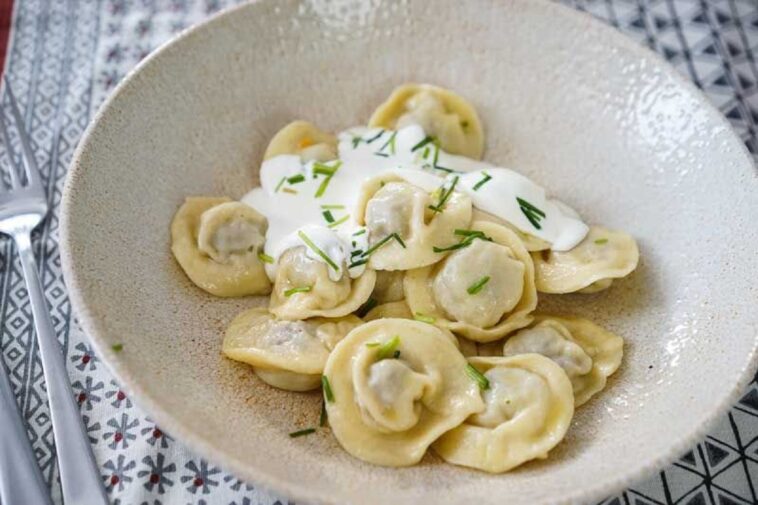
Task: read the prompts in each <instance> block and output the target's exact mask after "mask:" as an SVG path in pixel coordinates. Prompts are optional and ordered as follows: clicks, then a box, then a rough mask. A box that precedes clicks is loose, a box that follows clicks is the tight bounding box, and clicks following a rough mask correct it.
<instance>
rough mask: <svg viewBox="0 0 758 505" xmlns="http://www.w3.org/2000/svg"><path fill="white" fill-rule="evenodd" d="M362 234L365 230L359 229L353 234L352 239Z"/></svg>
mask: <svg viewBox="0 0 758 505" xmlns="http://www.w3.org/2000/svg"><path fill="white" fill-rule="evenodd" d="M364 233H366V228H361V229H360V230H358V231H357V232H355V233H353V237H357V236H358V235H363V234H364Z"/></svg>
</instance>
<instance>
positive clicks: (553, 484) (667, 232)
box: [62, 0, 758, 505]
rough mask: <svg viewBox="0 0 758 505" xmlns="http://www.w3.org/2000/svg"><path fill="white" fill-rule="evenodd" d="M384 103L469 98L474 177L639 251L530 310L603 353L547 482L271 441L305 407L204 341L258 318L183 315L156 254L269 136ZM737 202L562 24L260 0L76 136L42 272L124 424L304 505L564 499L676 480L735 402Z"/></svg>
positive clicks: (332, 443)
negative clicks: (78, 326) (86, 342)
mask: <svg viewBox="0 0 758 505" xmlns="http://www.w3.org/2000/svg"><path fill="white" fill-rule="evenodd" d="M406 81H419V82H431V83H434V84H438V85H441V86H447V87H450V88H452V89H454V90H456V91H458V92H459V93H461V94H463V95H464V96H466V97H467V98H469V99H470V100H471V101H472V103H473V104H474V105H475V106H476V107H477V109H478V110H479V112H480V114H481V116H482V119H483V122H484V124H485V128H486V133H487V154H486V159H488V160H490V161H493V162H497V163H500V164H502V165H503V166H507V167H510V168H515V169H518V170H521V171H523V172H524V173H525V174H526V175H528V176H530V177H532V178H534V179H535V180H537V181H539V182H541V183H542V184H543V185H545V186H546V187H548V188H549V189H550V190H551V191H552V192H553V194H555V195H557V196H559V197H560V198H561V199H563V200H564V201H566V202H567V203H569V204H570V205H571V206H573V207H574V208H576V209H577V210H578V211H579V212H580V213H581V214H582V215H583V216H585V218H586V219H587V220H588V221H590V222H593V223H602V224H604V225H607V226H609V227H617V228H620V229H623V230H626V231H628V232H630V233H631V234H633V235H634V236H635V237H636V238H637V240H638V241H639V245H640V250H641V263H640V266H639V269H638V270H637V272H635V273H634V274H633V275H632V276H631V277H630V278H628V279H626V280H623V281H621V282H617V283H616V284H614V286H613V287H612V288H611V289H610V290H608V291H606V292H602V293H600V294H596V295H582V296H579V295H576V296H565V297H561V298H560V299H558V298H555V297H543V298H542V299H541V301H540V303H541V304H542V307H543V308H545V309H546V310H559V311H561V312H565V313H571V314H577V315H581V316H585V317H588V318H590V319H593V320H595V321H596V322H598V323H600V324H603V325H606V326H607V327H608V328H610V329H612V330H613V331H615V332H617V333H618V334H620V335H622V336H623V337H625V339H626V342H627V346H626V358H625V360H624V363H623V365H622V368H621V369H620V371H619V372H618V373H617V375H616V376H614V377H613V378H612V380H611V381H610V382H609V384H608V388H607V390H606V391H604V392H603V394H601V395H600V396H599V397H597V398H595V399H593V400H592V401H591V402H590V403H589V404H587V405H586V406H583V407H582V408H581V409H580V410H579V411H578V412H577V415H576V417H575V420H574V422H573V426H572V428H571V430H570V432H569V435H568V437H567V439H566V440H565V442H564V443H563V444H561V445H560V446H559V447H558V448H557V449H556V450H555V451H553V453H551V457H550V458H549V459H548V460H546V461H540V462H534V463H531V464H528V465H526V466H524V467H523V468H521V469H519V470H517V471H514V472H512V473H509V474H506V475H494V476H493V475H487V474H484V473H480V472H476V471H472V470H467V469H463V468H457V467H454V466H449V465H445V464H441V463H440V461H439V460H438V459H437V458H436V457H434V456H431V455H428V456H427V457H426V458H425V459H424V460H423V462H422V463H421V464H420V465H418V466H416V467H413V468H405V469H390V468H379V467H374V466H371V465H368V464H364V463H362V462H360V461H358V460H355V459H353V458H352V457H350V456H348V455H347V453H345V452H344V451H342V450H341V449H340V447H339V446H338V444H337V442H336V440H335V439H334V438H333V437H332V435H331V434H330V433H329V431H328V430H320V431H319V433H318V434H316V435H314V436H309V437H302V438H297V439H290V438H289V437H288V435H287V434H288V433H289V432H291V431H294V430H296V429H300V428H303V427H307V426H311V425H314V424H315V423H316V422H317V419H318V416H319V410H320V396H319V395H318V394H317V393H314V394H295V393H287V392H283V391H278V390H275V389H273V388H270V387H268V386H266V385H264V384H262V383H261V382H260V381H259V380H257V379H256V377H255V376H254V375H253V374H252V373H251V371H250V369H249V368H247V367H246V366H244V365H241V364H237V363H234V362H231V361H229V360H227V359H225V358H223V357H222V355H221V350H220V349H221V340H222V334H223V331H224V328H225V326H226V324H227V323H228V322H229V320H230V319H231V318H232V317H233V316H234V315H235V314H236V313H237V312H238V311H240V310H242V309H243V308H245V307H249V306H251V305H255V304H262V303H264V300H262V299H255V298H248V299H240V300H223V299H217V298H213V297H211V296H209V295H206V294H204V293H203V292H201V291H200V290H199V289H197V288H195V287H194V286H193V285H192V284H191V283H190V282H189V281H188V280H187V279H186V278H185V277H184V275H183V274H182V272H181V270H180V269H179V267H178V266H177V265H176V263H175V262H174V260H173V259H172V257H171V254H170V251H169V232H168V230H169V223H170V221H171V218H172V216H173V214H174V212H175V211H176V209H177V207H178V205H179V204H180V203H181V202H182V200H183V198H184V197H185V196H187V195H228V196H231V197H240V196H241V195H242V194H244V193H245V192H246V191H247V190H248V189H250V188H251V187H252V186H253V185H254V183H255V181H256V172H257V168H258V166H259V163H260V159H261V154H262V152H263V149H264V148H265V145H266V143H267V141H268V139H269V138H270V137H271V136H272V135H273V133H274V132H275V131H276V130H277V129H279V128H280V127H281V126H282V125H284V124H285V123H287V122H288V121H291V120H293V119H296V118H304V119H308V120H311V121H313V122H314V123H316V124H318V125H320V126H321V127H322V128H324V129H327V130H339V129H342V128H344V127H347V126H351V125H356V124H362V123H365V122H366V121H367V119H368V117H369V114H370V113H371V111H372V109H373V108H374V107H375V106H376V105H377V104H378V103H379V102H380V101H382V100H383V99H384V97H385V96H386V95H387V94H388V93H389V92H390V91H391V90H392V88H393V87H394V86H396V85H398V84H401V83H403V82H406ZM756 189H758V185H757V184H756V176H755V172H754V169H753V166H752V162H751V160H750V159H749V157H748V156H747V154H746V152H745V150H744V147H743V146H742V145H741V143H740V142H739V140H738V139H737V138H736V137H735V136H734V135H733V134H732V133H731V131H730V130H729V128H728V126H727V125H726V123H725V121H724V120H723V119H722V118H721V117H720V116H719V115H718V113H717V112H716V111H715V110H714V109H712V108H711V107H710V106H705V104H704V102H703V99H702V98H701V97H700V95H699V94H697V93H696V92H695V91H694V90H693V89H692V88H691V87H690V86H689V85H687V84H685V83H684V82H683V81H682V80H681V79H680V78H679V77H677V76H675V75H674V74H673V71H672V70H671V69H669V68H668V67H667V66H665V65H664V64H663V63H661V62H660V61H659V60H658V59H657V58H655V57H653V56H652V55H651V54H649V53H647V52H645V51H642V50H640V49H637V47H636V46H635V45H634V44H633V43H631V42H627V41H625V40H624V39H622V37H620V36H618V35H616V34H614V33H612V32H611V30H610V29H607V28H605V27H602V26H599V25H598V23H596V22H594V21H592V20H590V19H589V18H586V17H583V16H580V15H577V14H574V13H571V12H568V11H567V10H566V9H564V8H562V7H559V6H556V5H552V4H549V3H543V2H532V1H527V0H522V1H507V2H502V1H494V0H492V1H489V0H488V1H485V0H481V1H471V2H432V1H428V2H424V1H421V2H410V3H409V2H402V1H398V2H392V1H390V2H357V1H356V2H353V1H347V2H342V3H340V2H337V3H336V5H335V4H334V3H329V2H315V1H314V2H296V1H294V0H287V1H283V2H274V1H264V2H258V3H254V4H251V5H247V6H244V7H242V8H239V9H236V10H234V11H233V12H231V13H227V14H225V15H222V16H221V17H218V18H216V19H215V20H213V21H212V22H210V23H208V24H206V25H204V26H202V27H200V28H199V29H197V30H194V31H192V32H190V33H189V34H186V35H185V36H183V37H182V38H180V40H178V41H176V42H175V43H173V44H171V45H169V46H168V47H166V48H164V49H163V50H162V51H160V52H159V53H158V54H156V55H154V56H153V57H151V58H150V59H149V60H148V61H147V62H146V63H145V64H143V65H142V66H141V67H140V69H139V71H137V72H136V73H135V74H133V75H132V76H131V77H130V78H129V79H127V81H126V83H125V84H123V85H122V86H121V87H120V88H119V90H118V92H117V93H116V95H115V96H114V97H113V98H112V100H110V101H109V103H108V104H107V105H106V106H105V107H104V109H103V110H102V111H101V113H100V114H99V116H98V118H97V121H96V123H95V125H94V126H93V127H92V128H91V129H90V130H89V133H88V135H87V137H86V139H85V141H84V142H83V144H82V145H81V146H80V150H79V152H78V154H77V157H76V159H75V161H74V165H73V168H72V172H71V175H70V179H69V181H68V185H67V191H66V196H65V201H64V207H63V220H64V230H63V233H62V246H63V249H64V269H65V272H66V274H67V281H68V283H69V287H70V288H71V292H72V299H73V301H74V303H75V306H76V308H77V310H78V315H79V317H80V319H81V321H82V323H83V325H84V327H85V329H86V330H87V332H88V333H89V335H90V336H91V337H92V338H93V340H94V341H95V343H96V344H97V346H98V348H99V350H100V354H101V355H102V356H103V358H104V359H105V361H106V362H107V363H108V364H109V365H110V366H111V367H112V368H113V370H114V372H115V373H116V375H117V377H118V378H119V380H120V381H121V382H122V383H123V384H124V385H125V386H126V387H127V388H129V389H130V390H131V391H132V392H133V393H134V394H135V395H136V397H137V401H138V403H140V404H141V405H142V406H143V407H145V408H146V410H147V411H148V412H150V414H151V415H153V416H154V417H155V418H156V419H157V420H158V421H159V422H160V423H161V424H162V426H163V427H165V429H166V430H167V431H169V432H171V433H173V434H174V435H175V436H178V437H180V438H182V439H183V440H184V441H186V442H187V443H189V444H190V445H191V446H192V447H194V448H195V449H196V450H199V451H201V452H202V453H203V454H204V455H205V456H207V457H209V458H210V459H212V460H213V461H215V462H217V463H220V464H222V465H225V466H226V467H227V468H228V469H230V470H232V471H234V472H235V473H237V474H238V475H239V476H241V477H244V478H247V479H250V480H252V481H254V482H256V483H260V484H262V485H264V486H269V487H271V488H273V489H275V490H276V491H279V492H282V493H285V494H287V495H289V496H291V497H294V498H296V499H298V500H303V501H308V502H340V503H347V502H352V503H395V504H401V503H420V502H421V501H422V499H423V502H425V503H436V504H447V503H461V502H463V501H464V499H466V500H467V501H468V500H473V501H475V502H476V503H478V504H480V505H486V504H490V503H493V504H494V503H496V502H498V503H500V502H502V500H504V499H507V500H508V501H509V503H514V504H536V503H558V502H560V501H571V500H585V499H590V498H597V497H602V496H601V495H603V494H605V493H610V492H613V491H615V490H616V488H618V487H619V486H621V485H623V484H625V483H628V481H629V479H632V478H636V477H638V476H639V475H640V473H641V472H643V471H645V470H650V469H652V468H653V467H654V466H655V465H657V464H662V463H663V462H664V461H666V460H669V459H671V458H673V457H675V456H677V455H678V454H677V453H678V451H683V450H684V449H686V448H687V445H688V444H690V443H692V442H694V437H695V436H697V435H698V434H702V432H703V430H704V429H705V426H704V423H706V422H707V421H708V420H710V419H712V418H713V417H714V416H715V415H716V414H717V413H718V410H719V409H722V408H724V407H725V406H726V405H727V404H728V402H729V401H730V399H731V398H732V397H733V395H734V393H735V392H736V391H737V389H738V388H739V383H740V382H741V381H743V380H744V379H745V377H746V373H747V371H748V369H749V367H750V364H751V361H752V358H753V352H754V348H755V335H756V313H755V312H756V311H755V305H754V304H755V301H756V299H757V298H758V297H756V288H755V283H754V282H753V278H752V277H753V275H754V273H755V272H756V271H758V255H756V254H755V247H756V244H758V240H756V232H757V230H758V228H757V227H755V226H754V224H753V225H751V224H750V220H751V219H752V218H754V217H755V213H756V210H758V191H756ZM114 343H123V350H122V351H121V352H119V353H114V352H113V351H112V350H111V349H110V346H111V344H114ZM672 413H676V415H672ZM535 479H539V485H535V482H536V480H535Z"/></svg>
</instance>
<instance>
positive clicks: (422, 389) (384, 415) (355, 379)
mask: <svg viewBox="0 0 758 505" xmlns="http://www.w3.org/2000/svg"><path fill="white" fill-rule="evenodd" d="M324 383H325V396H326V400H327V401H326V409H327V413H328V414H329V424H330V425H331V427H332V431H333V432H334V435H335V436H336V437H337V440H338V441H339V443H340V444H341V445H342V447H343V448H344V449H345V450H346V451H347V452H349V453H350V454H352V455H353V456H355V457H356V458H359V459H362V460H363V461H368V462H369V463H374V464H377V465H385V466H408V465H413V464H414V463H417V462H418V461H419V460H420V459H421V458H422V457H423V456H424V453H425V452H426V449H427V447H429V445H430V444H431V443H432V442H433V441H434V440H435V439H437V438H438V437H439V436H440V435H441V434H442V433H444V432H446V431H448V430H450V429H451V428H454V427H455V426H458V425H459V424H460V423H461V422H463V420H464V419H466V418H467V417H469V416H470V415H471V414H475V413H477V412H480V411H481V410H482V409H483V407H484V403H483V401H482V398H481V396H480V393H479V386H478V385H477V383H476V382H475V381H474V380H472V379H471V377H469V376H468V375H467V373H466V359H465V358H464V357H463V356H462V355H461V353H460V352H459V351H458V349H456V347H455V345H454V344H453V343H452V342H451V341H450V339H449V338H448V337H447V336H446V335H445V332H443V331H442V330H440V329H439V328H437V327H435V326H433V325H431V324H426V323H421V322H418V321H409V320H407V319H380V320H377V321H372V322H370V323H366V324H364V325H362V326H359V327H358V328H355V329H354V330H353V331H351V332H350V333H349V334H348V335H347V336H346V337H345V338H344V339H343V340H342V341H341V342H340V343H339V344H337V347H335V349H334V350H333V351H332V353H331V354H330V355H329V358H328V359H327V362H326V368H325V370H324ZM327 388H328V389H327Z"/></svg>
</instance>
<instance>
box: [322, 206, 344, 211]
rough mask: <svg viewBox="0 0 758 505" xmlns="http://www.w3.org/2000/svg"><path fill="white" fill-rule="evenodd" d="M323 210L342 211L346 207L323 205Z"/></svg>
mask: <svg viewBox="0 0 758 505" xmlns="http://www.w3.org/2000/svg"><path fill="white" fill-rule="evenodd" d="M321 208H322V209H331V210H340V209H344V208H345V206H344V205H322V206H321Z"/></svg>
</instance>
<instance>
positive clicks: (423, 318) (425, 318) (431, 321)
mask: <svg viewBox="0 0 758 505" xmlns="http://www.w3.org/2000/svg"><path fill="white" fill-rule="evenodd" d="M413 319H415V320H416V321H421V322H422V323H429V324H434V321H436V320H435V319H434V318H433V317H431V316H427V315H424V314H422V313H421V312H416V313H415V314H413Z"/></svg>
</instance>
